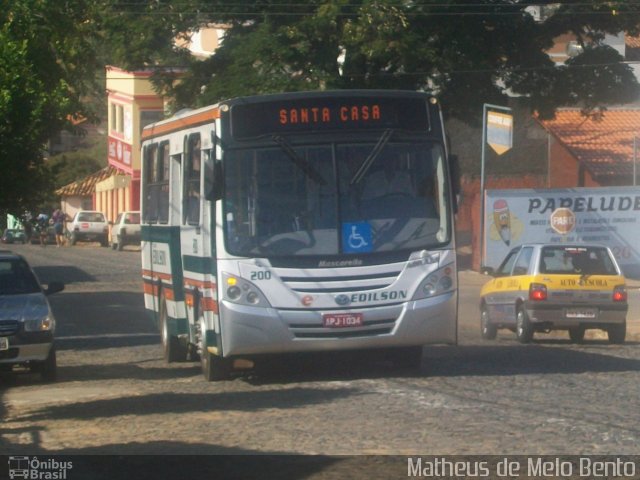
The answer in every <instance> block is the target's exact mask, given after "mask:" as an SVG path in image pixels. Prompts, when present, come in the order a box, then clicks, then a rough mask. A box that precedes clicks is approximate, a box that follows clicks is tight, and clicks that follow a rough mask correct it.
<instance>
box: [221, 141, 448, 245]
mask: <svg viewBox="0 0 640 480" xmlns="http://www.w3.org/2000/svg"><path fill="white" fill-rule="evenodd" d="M384 140H385V141H384V142H382V141H378V142H372V143H367V144H329V145H313V146H304V147H301V146H291V145H289V144H288V143H286V142H285V141H282V140H280V141H278V142H276V141H274V144H275V146H274V147H268V148H267V147H265V148H261V149H250V150H249V149H247V150H231V151H228V152H227V156H226V158H225V167H224V175H225V199H224V200H225V202H224V210H225V216H224V219H225V227H226V242H227V249H228V251H229V252H230V253H233V254H236V255H244V256H256V255H266V256H268V255H327V254H329V255H337V254H343V253H346V254H349V253H364V254H366V253H373V252H384V251H398V250H416V249H422V248H429V247H433V246H436V245H439V244H442V243H444V242H447V241H448V240H449V236H450V233H449V232H450V218H449V213H448V207H447V205H448V203H447V198H448V195H449V193H448V191H447V188H446V185H447V180H446V173H445V165H444V151H443V149H442V146H441V145H438V144H434V143H419V144H418V143H392V142H386V140H387V139H386V138H385V139H384Z"/></svg>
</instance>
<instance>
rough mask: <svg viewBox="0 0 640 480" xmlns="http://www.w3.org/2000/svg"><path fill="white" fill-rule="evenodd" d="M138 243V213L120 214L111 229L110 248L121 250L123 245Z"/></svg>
mask: <svg viewBox="0 0 640 480" xmlns="http://www.w3.org/2000/svg"><path fill="white" fill-rule="evenodd" d="M139 243H140V212H121V213H119V214H118V217H117V218H116V221H115V222H113V226H112V227H111V247H112V248H113V249H114V250H116V249H117V250H122V248H123V247H124V246H125V245H137V244H139Z"/></svg>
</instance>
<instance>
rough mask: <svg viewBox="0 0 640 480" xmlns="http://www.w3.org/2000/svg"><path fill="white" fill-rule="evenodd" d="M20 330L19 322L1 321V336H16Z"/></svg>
mask: <svg viewBox="0 0 640 480" xmlns="http://www.w3.org/2000/svg"><path fill="white" fill-rule="evenodd" d="M19 329H20V322H18V321H17V320H0V335H2V336H9V335H15V334H16V333H18V330H19Z"/></svg>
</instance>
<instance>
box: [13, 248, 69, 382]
mask: <svg viewBox="0 0 640 480" xmlns="http://www.w3.org/2000/svg"><path fill="white" fill-rule="evenodd" d="M62 290H64V285H63V284H62V283H60V282H51V283H49V285H48V287H47V288H46V289H43V288H42V286H41V285H40V282H39V281H38V278H37V277H36V275H35V273H34V272H33V270H32V269H31V267H30V266H29V264H28V263H27V261H26V260H25V259H24V257H22V256H21V255H16V254H14V253H12V252H7V251H0V371H10V370H12V369H13V367H14V366H15V365H24V366H26V367H28V368H29V369H30V370H32V371H35V372H39V373H40V375H41V376H42V379H43V380H45V381H53V380H55V378H56V349H55V344H54V332H55V328H56V321H55V318H54V317H53V313H52V312H51V307H50V306H49V301H48V300H47V296H48V295H51V294H53V293H56V292H60V291H62Z"/></svg>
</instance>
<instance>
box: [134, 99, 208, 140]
mask: <svg viewBox="0 0 640 480" xmlns="http://www.w3.org/2000/svg"><path fill="white" fill-rule="evenodd" d="M217 118H220V108H219V106H218V105H209V106H207V107H202V108H198V109H196V110H184V111H182V110H181V111H180V112H178V113H177V114H176V115H174V116H173V117H171V118H168V119H166V120H161V121H160V122H157V123H153V124H151V125H147V126H146V127H144V129H143V130H142V141H143V142H144V141H145V140H149V139H151V138H154V137H157V136H160V135H166V134H168V133H171V132H174V131H177V130H181V129H183V128H188V127H195V126H198V125H205V124H207V123H212V122H214V121H215V120H216V119H217Z"/></svg>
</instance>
